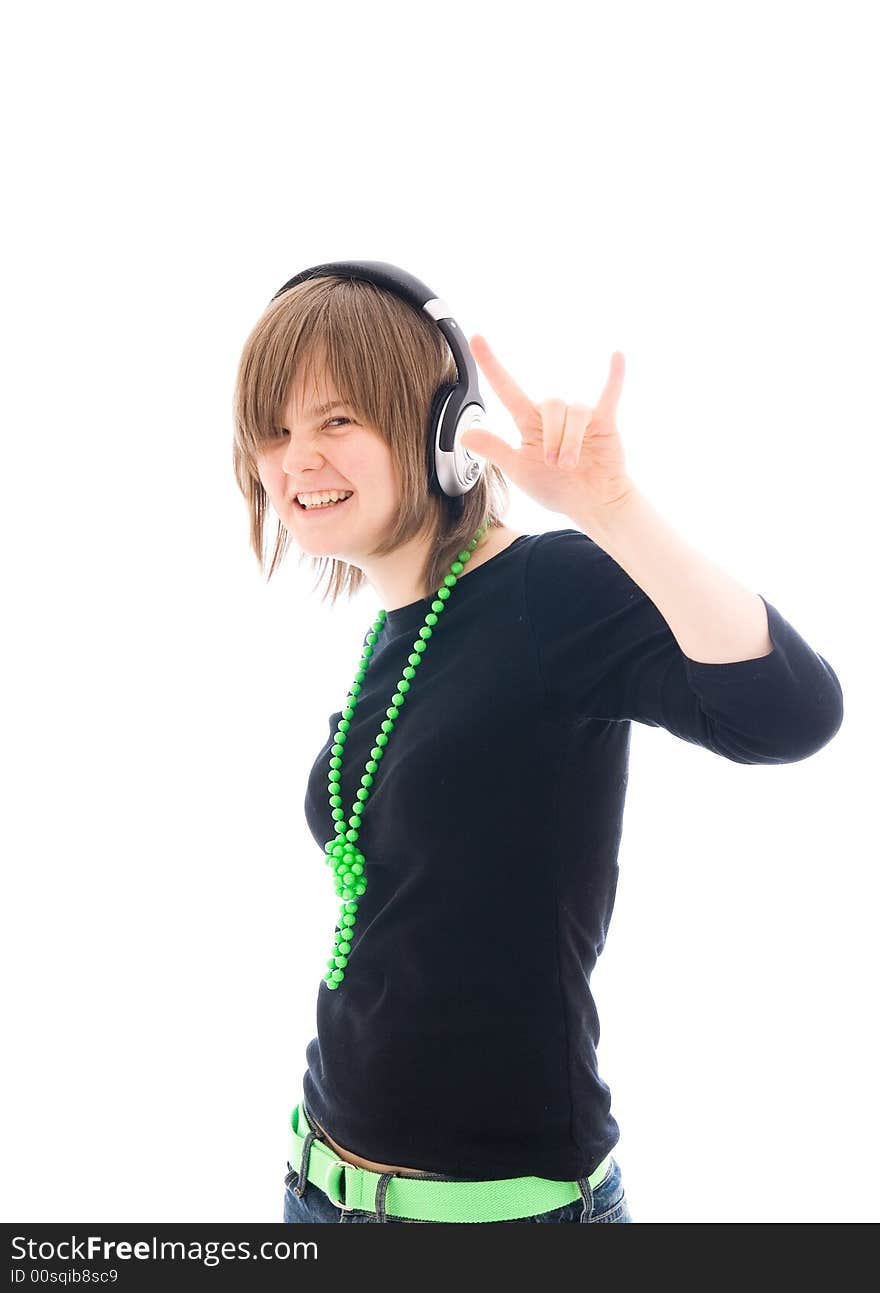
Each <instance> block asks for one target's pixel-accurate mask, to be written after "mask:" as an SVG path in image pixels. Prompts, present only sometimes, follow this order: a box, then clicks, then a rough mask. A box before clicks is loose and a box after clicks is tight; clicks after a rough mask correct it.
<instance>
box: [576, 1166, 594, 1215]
mask: <svg viewBox="0 0 880 1293" xmlns="http://www.w3.org/2000/svg"><path fill="white" fill-rule="evenodd" d="M578 1189H579V1190H580V1192H581V1194H582V1195H583V1196H584V1206H583V1209H582V1211H581V1215H580V1220H581V1221H589V1220H590V1217H591V1216H592V1215H593V1191H592V1188H591V1187H590V1178H589V1177H588V1176H579V1177H578Z"/></svg>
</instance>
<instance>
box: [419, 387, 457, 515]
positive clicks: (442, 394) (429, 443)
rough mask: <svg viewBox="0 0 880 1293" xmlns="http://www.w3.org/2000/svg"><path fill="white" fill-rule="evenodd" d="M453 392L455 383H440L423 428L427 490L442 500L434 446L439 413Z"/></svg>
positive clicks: (443, 493)
mask: <svg viewBox="0 0 880 1293" xmlns="http://www.w3.org/2000/svg"><path fill="white" fill-rule="evenodd" d="M454 390H455V382H441V384H440V385H439V386H438V387H437V389H436V391H435V392H434V398H433V399H432V400H431V411H430V413H429V414H428V425H427V427H426V428H425V466H426V468H427V473H428V475H427V480H428V488H429V489H430V491H431V493H432V494H439V495H440V496H441V497H442V498H447V497H448V495H447V494H446V491H445V490H444V489H443V488H442V487H441V485H440V480H439V478H438V476H437V459H436V456H435V444H436V441H437V423H438V420H439V418H440V411H441V409H442V408H443V405H444V404H445V403H446V401H447V399H448V398H449V396H450V395H451V393H452V392H453V391H454Z"/></svg>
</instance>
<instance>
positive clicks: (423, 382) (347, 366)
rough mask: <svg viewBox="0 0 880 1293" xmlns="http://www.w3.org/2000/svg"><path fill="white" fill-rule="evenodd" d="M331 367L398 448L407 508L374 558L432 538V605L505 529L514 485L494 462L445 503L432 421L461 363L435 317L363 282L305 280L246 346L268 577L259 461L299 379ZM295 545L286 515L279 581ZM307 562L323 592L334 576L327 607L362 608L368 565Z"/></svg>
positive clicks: (252, 504)
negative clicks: (429, 449)
mask: <svg viewBox="0 0 880 1293" xmlns="http://www.w3.org/2000/svg"><path fill="white" fill-rule="evenodd" d="M319 371H323V372H325V373H326V374H327V375H328V376H329V377H330V379H331V380H332V382H333V384H334V385H335V387H336V389H337V391H338V392H339V397H340V399H341V400H343V401H344V402H345V403H346V404H348V405H350V407H351V408H352V409H353V410H354V412H355V413H356V414H357V416H358V418H359V420H360V421H362V422H363V423H364V424H365V425H366V426H369V427H370V428H372V429H373V430H374V431H376V432H377V433H378V434H379V435H380V436H381V437H382V439H383V440H384V441H385V442H386V444H387V445H388V447H389V449H390V452H391V457H392V462H393V465H394V472H395V476H396V478H397V481H398V484H399V488H400V505H399V507H398V509H397V512H396V514H395V522H394V524H393V526H392V527H391V531H390V533H389V534H388V535H387V536H386V537H385V539H384V540H383V541H382V542H381V543H380V544H379V545H378V547H376V548H375V549H374V550H373V552H372V553H371V554H370V555H372V556H380V555H385V554H386V553H389V552H393V551H394V550H395V549H396V548H397V547H399V546H400V545H401V544H403V543H406V542H407V541H408V540H410V539H412V538H414V537H416V536H422V535H429V536H431V539H432V543H431V547H430V549H429V551H428V556H427V559H426V561H425V565H424V567H423V569H422V571H421V577H422V584H423V588H424V590H425V592H424V596H426V597H427V596H428V595H429V593H430V592H432V591H433V590H434V589H436V588H439V587H440V586H441V584H442V582H443V579H444V576H445V575H446V574H447V573H448V571H449V567H450V565H451V564H452V561H453V560H454V559H455V556H456V554H457V553H458V552H460V551H461V550H462V548H464V547H466V546H467V545H468V544H469V543H470V541H471V539H473V537H474V535H475V534H476V532H477V530H478V529H479V528H480V526H481V525H482V524H483V523H484V522H486V521H487V524H488V528H489V529H491V528H492V527H494V526H496V525H499V524H500V523H501V522H500V517H501V516H502V515H503V514H504V512H506V510H507V507H508V504H509V498H510V494H509V490H508V485H507V480H506V478H505V477H504V476H503V475H502V473H501V471H500V469H499V468H497V467H496V466H495V465H494V464H493V463H492V462H491V461H490V460H487V461H486V466H485V470H484V471H483V474H482V476H481V477H480V479H479V480H478V481H477V483H476V485H474V486H473V487H472V488H471V489H470V490H468V491H467V493H465V494H463V495H461V496H459V497H450V496H447V495H443V496H442V497H439V496H438V495H437V494H436V493H433V492H432V491H431V490H430V488H429V483H428V474H427V470H428V469H427V458H426V440H427V427H428V417H429V414H430V411H431V405H432V400H433V397H434V395H435V392H436V391H437V389H438V387H439V386H440V385H441V383H443V382H454V381H455V380H456V369H455V361H454V359H453V357H452V352H451V350H450V349H449V346H448V345H447V343H446V340H445V338H444V337H443V334H442V333H441V331H440V329H439V328H438V327H437V325H436V323H434V322H433V321H432V320H431V319H429V318H428V317H427V315H425V314H424V313H422V312H420V311H419V310H417V309H416V308H415V307H414V306H412V305H409V304H408V303H407V302H406V301H404V300H402V299H401V298H400V297H398V296H397V295H395V294H394V293H392V292H389V291H385V290H383V289H381V288H379V287H377V286H376V285H375V284H374V283H370V282H366V281H364V280H362V279H349V278H340V277H336V276H335V275H334V276H331V275H325V276H322V277H320V278H310V279H306V280H304V281H303V282H301V283H298V284H297V285H296V286H295V287H292V288H289V289H288V290H287V291H286V292H284V293H282V295H281V296H279V297H276V298H275V299H273V300H272V301H271V302H270V303H269V305H268V307H267V308H266V310H265V311H264V312H263V314H262V315H261V317H260V318H259V319H258V321H257V323H256V325H255V327H254V328H253V330H252V332H251V334H250V336H249V337H248V338H247V341H246V342H245V345H244V350H243V352H242V355H241V361H240V363H239V369H238V377H237V380H236V385H235V393H234V399H233V405H234V422H235V432H234V437H233V466H234V469H235V476H236V480H237V482H238V486H239V488H240V489H241V492H242V494H243V495H244V497H245V500H246V502H247V505H248V511H249V513H250V539H251V547H252V548H253V550H254V552H255V553H256V556H257V559H258V561H259V563H260V570H261V571H264V569H265V553H264V530H265V520H266V515H267V510H268V508H267V505H268V501H269V500H268V497H267V495H266V491H265V489H264V488H263V484H262V481H261V480H260V477H259V471H258V468H257V456H258V454H259V453H260V451H261V449H262V448H264V447H265V445H266V443H267V438H268V437H269V436H270V435H272V433H273V430H274V428H276V427H278V426H279V424H280V419H281V410H282V409H283V408H284V406H285V404H286V402H287V399H288V397H289V394H290V390H291V386H292V383H293V380H294V376H295V375H299V374H300V373H302V375H303V379H304V382H305V383H307V382H308V380H309V377H310V376H311V377H312V378H313V379H315V378H316V375H317V373H318V372H319ZM316 385H317V382H316ZM487 518H488V520H487ZM289 541H290V536H289V534H288V531H287V529H286V527H285V526H284V525H283V524H282V522H281V520H280V518H279V520H278V528H277V531H276V535H275V549H274V552H273V554H272V560H271V563H270V566H269V572H268V576H267V578H268V579H271V577H272V574H273V572H274V571H275V569H276V567H277V566H278V565H280V563H281V561H282V560H283V558H284V555H285V553H286V551H287V548H288V546H289ZM305 557H308V559H309V560H310V562H311V563H312V568H313V570H317V575H316V579H315V584H314V586H313V591H314V590H315V589H316V588H317V586H318V584H319V583H320V582H321V579H322V578H323V577H324V576H325V575H328V582H327V588H326V589H325V591H324V593H323V595H322V598H321V600H322V601H325V600H327V599H328V598H329V601H330V605H331V606H333V605H335V603H336V601H337V599H338V598H339V597H340V596H341V595H345V596H347V598H348V599H349V600H351V599H352V598H353V597H354V595H355V594H356V593H357V592H358V590H359V589H360V588H361V586H362V585H363V584H364V583H365V582H366V576H365V575H364V573H363V571H362V570H361V569H360V567H358V566H353V565H351V564H349V563H348V562H346V561H340V560H338V559H337V558H334V557H314V556H312V555H311V554H310V553H301V554H300V562H302V560H303V558H305ZM328 572H329V574H328Z"/></svg>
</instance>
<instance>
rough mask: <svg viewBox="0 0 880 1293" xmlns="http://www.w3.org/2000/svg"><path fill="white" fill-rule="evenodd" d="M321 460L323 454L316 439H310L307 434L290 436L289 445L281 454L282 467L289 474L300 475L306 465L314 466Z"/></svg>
mask: <svg viewBox="0 0 880 1293" xmlns="http://www.w3.org/2000/svg"><path fill="white" fill-rule="evenodd" d="M320 461H321V454H320V453H319V451H318V449H317V446H316V445H315V443H314V440H311V441H310V440H308V438H307V437H306V436H299V437H296V436H294V435H290V436H288V440H287V446H286V448H285V450H284V453H283V454H282V456H281V467H282V469H283V471H284V472H285V473H286V474H287V475H288V476H299V475H301V474H302V467H303V466H304V465H312V466H314V465H315V464H316V463H319V462H320Z"/></svg>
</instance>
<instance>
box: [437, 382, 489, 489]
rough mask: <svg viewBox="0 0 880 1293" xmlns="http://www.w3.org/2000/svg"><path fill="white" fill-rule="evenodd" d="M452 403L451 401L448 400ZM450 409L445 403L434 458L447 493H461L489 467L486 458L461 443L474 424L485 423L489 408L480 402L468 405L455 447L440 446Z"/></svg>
mask: <svg viewBox="0 0 880 1293" xmlns="http://www.w3.org/2000/svg"><path fill="white" fill-rule="evenodd" d="M447 403H448V401H447ZM445 412H446V405H445V404H444V406H443V409H442V411H441V412H440V415H439V417H438V419H437V422H436V431H435V437H434V457H435V460H436V465H437V479H438V481H439V482H440V485H441V487H442V489H443V491H444V492H445V493H446V494H449V495H452V496H457V495H459V494H466V493H467V492H468V490H470V489H473V487H474V485H476V483H477V481H478V480H479V479H480V477H481V476H482V474H483V472H484V470H485V466H486V464H485V459H482V458H479V457H477V456H475V455H474V454H472V453H471V451H470V450H469V449H467V448H465V446H464V445H463V444H462V443H461V439H460V437H461V435H462V434H463V433H464V432H465V431H467V430H468V429H469V428H470V427H473V426H485V424H486V419H485V410H484V409H482V408H481V407H480V405H479V404H466V405H465V407H464V408H463V409H462V411H461V413H460V414H459V415H458V420H457V422H456V426H455V437H454V441H453V449H452V450H446V449H441V448H440V428H441V427H442V425H443V417H444V414H445Z"/></svg>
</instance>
